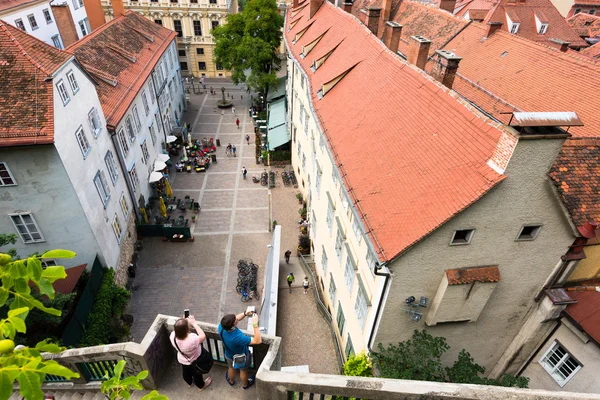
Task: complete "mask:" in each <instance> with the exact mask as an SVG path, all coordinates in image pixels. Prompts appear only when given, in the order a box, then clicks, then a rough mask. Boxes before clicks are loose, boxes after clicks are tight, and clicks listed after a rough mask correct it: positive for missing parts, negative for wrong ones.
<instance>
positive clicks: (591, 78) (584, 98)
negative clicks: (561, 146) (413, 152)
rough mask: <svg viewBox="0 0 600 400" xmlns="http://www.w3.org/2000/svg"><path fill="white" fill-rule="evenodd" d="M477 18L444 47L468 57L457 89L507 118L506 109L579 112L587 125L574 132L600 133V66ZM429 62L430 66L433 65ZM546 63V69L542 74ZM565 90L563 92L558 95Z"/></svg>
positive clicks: (587, 134)
mask: <svg viewBox="0 0 600 400" xmlns="http://www.w3.org/2000/svg"><path fill="white" fill-rule="evenodd" d="M486 31H487V30H486V27H485V26H484V25H483V24H480V23H477V22H473V23H471V25H469V26H468V27H467V28H466V29H464V30H463V31H462V32H461V33H460V35H458V36H457V37H456V38H454V39H453V40H452V41H450V42H449V43H448V45H447V46H445V49H446V50H451V51H453V52H455V53H456V54H457V55H459V56H461V57H462V58H463V59H462V60H461V62H460V65H459V67H458V73H457V79H456V80H455V81H454V89H455V90H456V91H457V92H459V93H460V94H461V95H463V96H465V97H466V98H468V99H469V100H471V101H473V102H475V103H476V104H477V105H479V106H480V107H482V108H483V109H484V110H485V111H486V112H488V113H490V114H492V115H493V116H494V117H495V118H497V119H498V120H500V121H502V122H505V123H506V122H508V119H509V118H510V115H506V114H501V113H502V112H505V111H511V110H515V109H516V110H520V111H540V112H541V111H575V112H577V115H579V117H580V118H581V120H582V121H583V123H584V126H582V127H571V128H570V129H569V133H571V134H573V135H574V136H580V137H596V136H599V135H600V118H598V105H597V104H598V102H599V101H600V92H599V91H598V89H597V88H598V87H600V64H599V63H598V62H594V61H592V60H591V59H589V58H588V57H584V56H581V55H579V54H577V53H575V52H568V53H562V52H560V51H559V50H557V49H554V48H549V47H546V46H542V45H539V44H537V43H534V42H531V41H529V40H527V39H524V38H521V37H518V36H515V35H511V34H509V33H508V32H504V31H497V32H496V33H494V34H493V35H492V36H490V37H489V38H487V39H485V35H486ZM430 64H431V63H429V64H428V65H427V67H426V68H430ZM542 67H543V70H544V73H540V68H542ZM557 94H560V95H557Z"/></svg>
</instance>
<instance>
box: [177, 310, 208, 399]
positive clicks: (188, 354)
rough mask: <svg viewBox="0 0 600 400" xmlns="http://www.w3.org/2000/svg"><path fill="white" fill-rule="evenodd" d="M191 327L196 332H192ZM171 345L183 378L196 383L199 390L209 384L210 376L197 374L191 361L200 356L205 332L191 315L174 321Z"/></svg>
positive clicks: (188, 382) (190, 382)
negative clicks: (204, 377)
mask: <svg viewBox="0 0 600 400" xmlns="http://www.w3.org/2000/svg"><path fill="white" fill-rule="evenodd" d="M192 327H194V329H195V330H196V332H197V334H196V333H194V332H192ZM170 340H171V345H172V346H173V347H174V348H175V350H177V361H179V363H180V364H181V367H182V369H183V380H184V381H185V382H186V383H187V384H188V385H190V387H192V383H193V384H195V385H196V387H197V388H198V389H200V391H202V390H204V388H205V387H207V386H208V385H210V384H211V382H212V378H211V377H210V376H209V377H208V378H206V379H203V377H202V374H198V373H197V372H196V371H195V370H194V367H192V365H191V364H192V363H193V362H194V360H195V359H196V358H198V357H199V356H200V353H201V352H202V343H203V342H204V341H205V340H206V334H205V333H204V331H203V330H202V328H200V326H199V325H198V323H197V322H196V319H195V318H194V316H193V315H190V316H189V317H187V318H180V319H178V320H177V322H175V327H174V329H173V333H171V336H170Z"/></svg>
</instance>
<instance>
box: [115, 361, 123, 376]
mask: <svg viewBox="0 0 600 400" xmlns="http://www.w3.org/2000/svg"><path fill="white" fill-rule="evenodd" d="M124 368H125V360H121V361H119V362H118V363H117V365H115V369H114V373H115V377H117V379H121V375H123V369H124Z"/></svg>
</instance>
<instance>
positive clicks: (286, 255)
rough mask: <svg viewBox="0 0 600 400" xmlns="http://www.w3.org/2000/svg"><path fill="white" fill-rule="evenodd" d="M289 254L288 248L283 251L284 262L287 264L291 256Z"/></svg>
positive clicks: (290, 253)
mask: <svg viewBox="0 0 600 400" xmlns="http://www.w3.org/2000/svg"><path fill="white" fill-rule="evenodd" d="M291 255H292V252H291V251H289V250H288V251H286V252H285V263H286V264H289V263H290V256H291Z"/></svg>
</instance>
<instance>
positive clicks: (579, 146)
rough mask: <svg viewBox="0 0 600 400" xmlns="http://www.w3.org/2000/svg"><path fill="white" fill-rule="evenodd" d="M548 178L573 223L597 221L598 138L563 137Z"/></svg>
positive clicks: (599, 185) (599, 215)
mask: <svg viewBox="0 0 600 400" xmlns="http://www.w3.org/2000/svg"><path fill="white" fill-rule="evenodd" d="M550 178H551V179H552V181H553V182H554V185H555V186H556V188H557V190H558V192H559V193H560V197H561V199H562V201H563V203H564V204H565V207H566V208H567V210H568V212H569V214H570V215H571V218H572V220H573V222H574V223H575V225H576V226H581V225H583V224H585V223H586V222H587V221H589V220H593V221H597V222H600V202H599V201H598V199H599V195H600V138H598V139H571V140H567V141H566V142H565V144H564V146H563V148H562V150H561V152H560V154H559V155H558V157H557V158H556V160H555V161H554V165H553V166H552V169H551V170H550Z"/></svg>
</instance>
